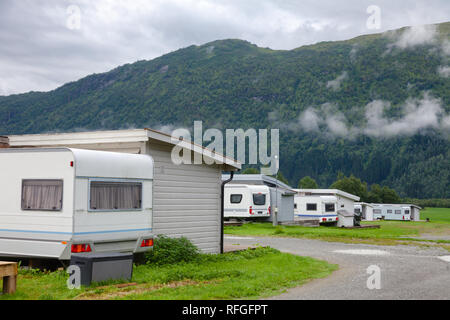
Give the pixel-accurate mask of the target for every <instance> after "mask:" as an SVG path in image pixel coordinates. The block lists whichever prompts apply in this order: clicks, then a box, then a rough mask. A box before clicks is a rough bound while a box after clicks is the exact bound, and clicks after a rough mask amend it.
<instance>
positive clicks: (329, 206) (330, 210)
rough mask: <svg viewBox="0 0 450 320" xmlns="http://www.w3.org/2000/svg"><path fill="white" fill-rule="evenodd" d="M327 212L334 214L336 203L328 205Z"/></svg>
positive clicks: (326, 206)
mask: <svg viewBox="0 0 450 320" xmlns="http://www.w3.org/2000/svg"><path fill="white" fill-rule="evenodd" d="M325 212H334V203H326V204H325Z"/></svg>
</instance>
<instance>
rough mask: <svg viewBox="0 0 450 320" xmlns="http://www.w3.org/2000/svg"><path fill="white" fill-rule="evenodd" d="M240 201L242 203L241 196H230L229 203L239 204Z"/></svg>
mask: <svg viewBox="0 0 450 320" xmlns="http://www.w3.org/2000/svg"><path fill="white" fill-rule="evenodd" d="M241 201H242V194H232V195H231V196H230V202H231V203H241Z"/></svg>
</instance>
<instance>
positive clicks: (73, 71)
mask: <svg viewBox="0 0 450 320" xmlns="http://www.w3.org/2000/svg"><path fill="white" fill-rule="evenodd" d="M371 5H376V6H378V7H379V8H380V10H381V15H380V29H368V27H367V20H368V19H369V16H370V14H369V13H367V8H368V7H369V6H371ZM74 6H75V7H74ZM78 9H79V19H78V18H77V17H78V15H77V10H78ZM446 21H450V1H448V0H428V1H426V0H416V1H411V0H410V1H407V0H395V1H393V0H389V1H385V0H380V1H375V0H348V1H332V0H315V1H313V0H295V1H294V0H132V1H130V0H94V1H92V0H72V1H65V0H45V1H44V0H1V1H0V43H1V47H0V95H8V94H14V93H21V92H27V91H31V90H33V91H48V90H52V89H55V88H57V87H58V86H60V85H62V84H64V83H66V82H69V81H75V80H78V79H79V78H82V77H84V76H87V75H89V74H92V73H99V72H105V71H109V70H111V69H113V68H115V67H117V66H119V65H122V64H125V63H133V62H135V61H137V60H142V59H146V60H149V59H153V58H155V57H158V56H161V55H163V54H165V53H168V52H171V51H173V50H176V49H179V48H182V47H187V46H189V45H192V44H197V45H200V44H204V43H207V42H210V41H214V40H217V39H229V38H233V39H236V38H237V39H243V40H248V41H250V42H252V43H255V44H257V45H258V46H261V47H270V48H272V49H293V48H297V47H300V46H302V45H305V44H312V43H316V42H320V41H333V40H344V39H349V38H352V37H355V36H358V35H361V34H368V33H374V32H376V33H378V32H383V31H386V30H391V29H396V28H399V27H403V26H412V25H422V24H430V23H439V22H446ZM78 27H79V28H78Z"/></svg>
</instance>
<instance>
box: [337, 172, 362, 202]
mask: <svg viewBox="0 0 450 320" xmlns="http://www.w3.org/2000/svg"><path fill="white" fill-rule="evenodd" d="M330 188H331V189H339V190H342V191H345V192H348V193H351V194H353V195H355V196H358V197H360V198H361V200H362V201H365V199H366V198H367V183H365V182H362V181H361V179H358V178H356V177H355V176H354V175H351V176H350V177H346V176H344V175H343V174H339V175H338V180H337V181H336V182H334V183H333V184H332V185H331V187H330Z"/></svg>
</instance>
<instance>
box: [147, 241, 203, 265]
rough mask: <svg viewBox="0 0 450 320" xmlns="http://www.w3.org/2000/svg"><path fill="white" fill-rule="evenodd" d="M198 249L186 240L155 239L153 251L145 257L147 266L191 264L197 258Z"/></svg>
mask: <svg viewBox="0 0 450 320" xmlns="http://www.w3.org/2000/svg"><path fill="white" fill-rule="evenodd" d="M199 254H200V252H199V250H198V248H197V247H196V246H195V245H194V244H193V243H192V242H191V241H189V240H188V239H187V238H184V237H183V238H169V237H167V236H162V235H161V236H158V237H156V238H155V242H154V246H153V250H152V251H149V252H148V253H146V255H145V259H146V263H147V264H154V265H158V266H161V265H166V264H177V263H184V262H191V261H194V260H195V259H197V258H198V256H199Z"/></svg>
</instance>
